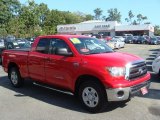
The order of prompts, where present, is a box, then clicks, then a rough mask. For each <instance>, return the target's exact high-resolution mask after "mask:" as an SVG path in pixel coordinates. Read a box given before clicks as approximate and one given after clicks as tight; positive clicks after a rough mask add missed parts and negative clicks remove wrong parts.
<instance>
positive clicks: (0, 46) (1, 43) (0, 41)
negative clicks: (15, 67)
mask: <svg viewBox="0 0 160 120" xmlns="http://www.w3.org/2000/svg"><path fill="white" fill-rule="evenodd" d="M4 49H5V44H4V39H2V38H0V64H1V62H2V57H1V55H2V51H3V50H4Z"/></svg>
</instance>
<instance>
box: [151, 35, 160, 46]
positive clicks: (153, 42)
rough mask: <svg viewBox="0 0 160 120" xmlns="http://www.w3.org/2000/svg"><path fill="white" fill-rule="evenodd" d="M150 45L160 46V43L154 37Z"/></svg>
mask: <svg viewBox="0 0 160 120" xmlns="http://www.w3.org/2000/svg"><path fill="white" fill-rule="evenodd" d="M149 44H151V45H158V44H160V41H159V40H158V38H156V37H152V38H151V39H150V41H149Z"/></svg>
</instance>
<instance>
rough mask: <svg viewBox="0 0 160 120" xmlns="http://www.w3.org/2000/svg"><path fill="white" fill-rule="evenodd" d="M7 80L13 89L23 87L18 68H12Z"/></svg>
mask: <svg viewBox="0 0 160 120" xmlns="http://www.w3.org/2000/svg"><path fill="white" fill-rule="evenodd" d="M8 76H9V79H10V81H11V83H12V85H13V86H14V87H17V88H18V87H21V86H22V85H23V79H22V77H21V75H20V72H19V70H18V68H16V67H13V68H11V69H10V70H9V73H8Z"/></svg>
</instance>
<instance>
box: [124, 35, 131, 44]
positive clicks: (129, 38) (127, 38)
mask: <svg viewBox="0 0 160 120" xmlns="http://www.w3.org/2000/svg"><path fill="white" fill-rule="evenodd" d="M125 43H133V36H128V37H126V39H125Z"/></svg>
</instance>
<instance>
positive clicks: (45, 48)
mask: <svg viewBox="0 0 160 120" xmlns="http://www.w3.org/2000/svg"><path fill="white" fill-rule="evenodd" d="M49 45H50V39H48V38H42V39H40V40H39V43H38V45H37V48H36V51H37V52H40V53H44V54H48V52H49Z"/></svg>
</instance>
